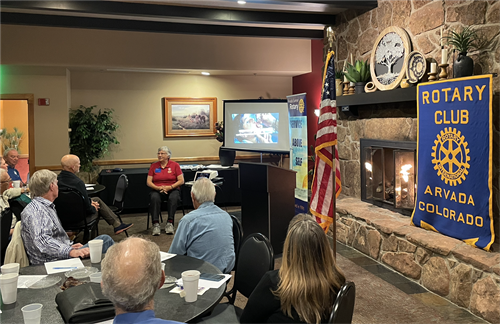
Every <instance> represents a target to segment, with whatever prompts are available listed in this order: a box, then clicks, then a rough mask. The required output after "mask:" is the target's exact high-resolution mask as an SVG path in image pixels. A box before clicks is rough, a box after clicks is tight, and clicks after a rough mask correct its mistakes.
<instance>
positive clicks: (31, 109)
mask: <svg viewBox="0 0 500 324" xmlns="http://www.w3.org/2000/svg"><path fill="white" fill-rule="evenodd" d="M0 100H27V101H28V140H29V148H28V150H29V152H28V154H29V167H30V175H32V174H33V173H34V172H35V171H36V167H35V96H34V95H33V94H32V93H21V94H0Z"/></svg>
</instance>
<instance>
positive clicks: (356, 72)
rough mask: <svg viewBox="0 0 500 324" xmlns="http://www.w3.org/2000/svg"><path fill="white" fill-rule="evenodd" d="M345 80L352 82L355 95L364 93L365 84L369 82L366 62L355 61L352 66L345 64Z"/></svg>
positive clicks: (368, 68) (368, 66)
mask: <svg viewBox="0 0 500 324" xmlns="http://www.w3.org/2000/svg"><path fill="white" fill-rule="evenodd" d="M345 77H346V78H347V80H349V81H351V82H354V84H355V90H356V93H357V94H358V93H364V92H365V84H366V83H367V82H368V81H370V79H371V75H370V64H369V63H368V60H366V61H364V62H363V61H360V60H356V63H354V65H352V64H350V63H347V71H346V72H345Z"/></svg>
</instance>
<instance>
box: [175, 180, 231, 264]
mask: <svg viewBox="0 0 500 324" xmlns="http://www.w3.org/2000/svg"><path fill="white" fill-rule="evenodd" d="M191 199H192V200H193V206H194V208H195V210H193V211H192V212H190V213H189V214H187V215H186V216H184V217H183V218H182V219H181V220H180V222H179V226H178V227H177V231H176V232H175V236H174V240H173V242H172V245H171V246H170V250H169V251H168V252H169V253H175V254H181V255H188V256H190V257H193V258H197V259H201V260H203V261H206V262H209V263H211V264H213V265H214V266H216V267H217V268H219V269H220V271H222V272H223V273H230V272H231V270H232V269H233V267H234V262H235V258H236V256H235V254H234V241H233V221H232V220H231V216H229V214H228V213H226V212H225V211H223V210H222V209H220V208H219V207H217V206H216V205H215V204H214V201H215V186H214V184H213V183H212V181H210V180H209V179H207V178H200V179H198V180H196V182H195V183H194V185H193V187H192V188H191Z"/></svg>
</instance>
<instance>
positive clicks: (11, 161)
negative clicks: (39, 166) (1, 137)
mask: <svg viewBox="0 0 500 324" xmlns="http://www.w3.org/2000/svg"><path fill="white" fill-rule="evenodd" d="M3 158H4V160H5V162H6V163H7V172H9V175H10V178H11V179H12V181H17V180H19V181H21V182H23V181H22V180H21V175H20V174H19V171H17V169H16V165H17V162H19V153H18V152H17V150H16V149H14V148H8V149H6V150H5V151H3Z"/></svg>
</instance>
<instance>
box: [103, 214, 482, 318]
mask: <svg viewBox="0 0 500 324" xmlns="http://www.w3.org/2000/svg"><path fill="white" fill-rule="evenodd" d="M238 210H239V207H228V209H227V211H228V212H229V213H231V212H234V211H238ZM187 212H189V211H187V210H186V213H187ZM181 218H182V211H178V212H177V214H176V219H175V224H174V225H175V227H177V223H178V221H179V220H180V219H181ZM122 219H123V222H124V223H134V226H133V227H132V228H131V229H130V230H129V231H128V234H129V235H142V236H145V237H147V238H149V239H150V240H151V241H153V242H155V243H157V244H158V245H159V246H160V250H161V251H165V252H166V251H168V249H169V247H170V244H171V243H172V239H173V237H174V236H173V235H167V234H165V231H164V226H163V225H164V224H162V233H161V235H160V236H151V226H150V227H149V230H148V229H146V214H126V215H122ZM99 234H108V235H110V236H111V237H112V238H113V239H114V240H115V241H120V240H122V239H124V238H125V237H126V236H125V234H124V233H123V234H119V235H114V233H113V228H112V227H111V226H109V225H107V224H106V222H104V221H102V220H101V221H100V222H99ZM337 262H338V265H339V266H340V268H341V269H342V270H343V271H344V274H345V275H346V277H347V279H348V280H349V281H353V282H354V283H355V284H356V305H355V309H354V317H353V323H354V324H358V323H360V324H361V323H363V324H364V323H422V324H424V323H450V324H451V323H464V324H465V323H488V322H486V321H484V320H482V319H481V318H479V317H476V316H475V315H473V314H471V313H470V312H468V311H467V310H465V309H463V308H461V307H458V306H456V305H454V304H452V303H450V302H449V301H447V300H446V299H444V298H442V297H440V296H438V295H436V294H434V293H432V292H429V291H427V290H426V289H425V288H423V287H421V286H419V285H418V284H416V283H415V282H412V281H411V280H408V279H406V278H404V277H403V276H401V275H399V274H398V273H396V272H394V271H392V270H391V269H390V268H387V267H385V266H384V265H382V264H380V263H378V262H377V261H375V260H373V259H371V258H369V257H367V256H365V255H364V254H362V253H360V252H358V251H356V250H354V249H352V248H351V247H348V246H344V245H342V244H340V243H337ZM280 265H281V258H276V259H275V268H276V269H278V268H279V267H280ZM230 285H231V283H230ZM223 302H225V300H223ZM245 304H246V298H245V297H243V296H242V295H240V294H238V296H237V298H236V302H235V305H236V306H238V307H241V308H244V307H245Z"/></svg>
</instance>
